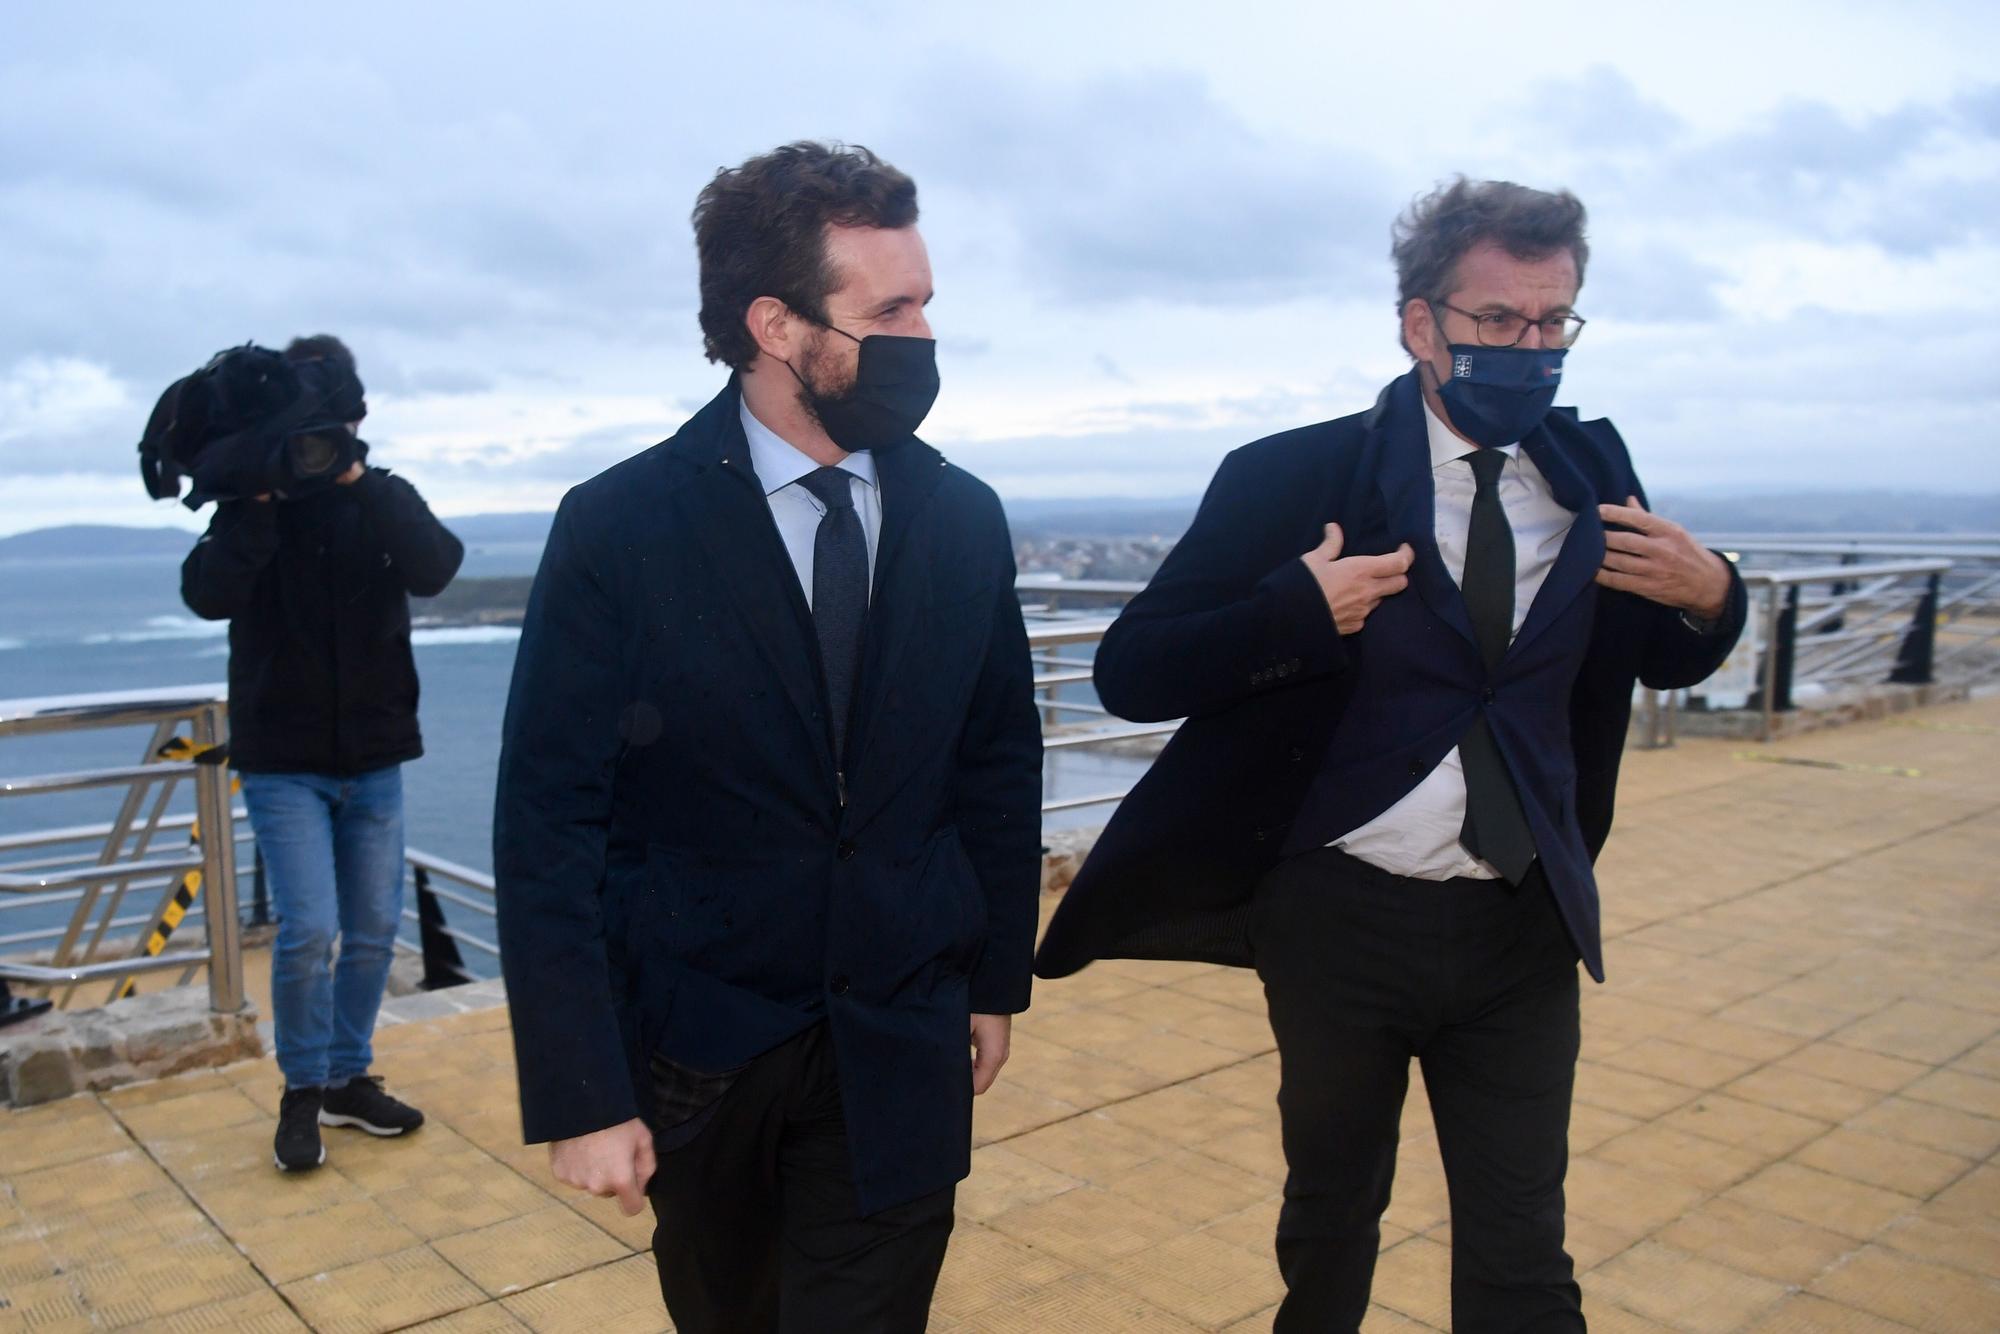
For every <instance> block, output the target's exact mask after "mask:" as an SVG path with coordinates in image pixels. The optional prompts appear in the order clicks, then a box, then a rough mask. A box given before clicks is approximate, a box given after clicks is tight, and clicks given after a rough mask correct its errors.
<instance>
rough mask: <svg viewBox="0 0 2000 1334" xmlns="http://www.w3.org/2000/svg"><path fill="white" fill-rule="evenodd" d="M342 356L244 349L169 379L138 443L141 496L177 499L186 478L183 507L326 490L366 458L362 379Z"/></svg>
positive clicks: (230, 350) (350, 360)
mask: <svg viewBox="0 0 2000 1334" xmlns="http://www.w3.org/2000/svg"><path fill="white" fill-rule="evenodd" d="M324 341H326V342H328V343H332V342H333V340H331V339H326V340H324ZM336 346H337V344H336ZM340 353H341V354H340V355H314V356H306V357H301V356H288V355H287V354H285V353H282V352H277V351H274V350H272V349H271V348H268V347H259V346H258V345H257V344H255V343H245V344H243V345H242V346H241V347H232V348H228V349H225V350H224V351H221V352H218V353H216V354H215V355H214V356H213V357H211V358H209V361H208V364H207V365H205V366H203V367H202V368H201V369H200V370H198V371H196V372H195V373H194V374H192V375H188V376H184V377H183V378H181V379H179V380H176V381H174V383H173V384H171V385H169V386H168V387H167V390H166V392H165V393H163V394H161V395H160V401H159V402H158V403H157V404H155V405H154V407H153V412H152V415H151V416H150V417H149V418H148V419H147V422H146V430H145V433H144V434H143V435H142V436H141V437H140V439H139V474H140V476H141V478H142V479H143V480H144V481H145V483H146V491H147V493H148V494H149V495H151V496H152V497H153V498H154V499H155V500H171V499H175V498H178V497H180V490H181V479H182V478H183V477H185V478H187V479H188V481H189V482H190V484H191V486H190V490H189V492H188V494H187V496H186V497H185V498H184V499H183V500H182V503H183V504H185V505H186V506H187V507H188V508H189V509H200V508H201V507H202V506H203V505H205V504H207V503H208V502H209V501H211V500H245V499H249V498H252V497H255V496H262V495H274V496H277V497H279V498H282V499H287V500H296V499H298V498H300V497H302V496H306V495H311V494H313V493H314V492H316V491H319V490H321V489H323V488H325V487H328V486H331V485H333V484H334V481H335V480H336V479H337V478H339V477H340V476H341V474H343V473H345V472H346V471H347V470H348V469H349V468H351V467H352V466H353V465H354V464H355V463H357V462H359V461H361V460H363V459H365V458H367V457H368V446H367V444H366V443H365V442H364V441H362V440H361V439H360V438H359V437H358V436H356V435H355V433H354V430H353V426H352V423H356V422H359V421H360V420H361V419H362V418H363V417H364V416H366V415H367V412H368V405H367V402H366V401H365V398H364V396H363V390H362V385H361V377H360V376H359V375H358V374H357V373H356V372H355V369H354V360H353V358H352V357H351V356H349V355H346V354H345V349H344V348H342V349H340Z"/></svg>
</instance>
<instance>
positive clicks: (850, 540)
mask: <svg viewBox="0 0 2000 1334" xmlns="http://www.w3.org/2000/svg"><path fill="white" fill-rule="evenodd" d="M849 475H850V474H848V473H847V472H845V471H843V470H842V469H840V468H821V469H820V470H819V471H818V472H814V473H808V474H807V475H806V476H804V477H801V478H800V479H799V485H800V486H803V487H804V488H805V489H806V490H808V491H810V492H812V493H813V494H814V495H815V496H817V497H819V502H820V503H821V504H822V505H824V506H826V513H825V514H823V515H821V516H820V520H819V532H818V533H817V534H815V535H814V537H813V602H812V613H813V629H814V630H815V631H816V632H817V633H818V635H819V659H820V665H821V666H822V668H823V669H824V670H825V672H826V700H827V707H828V709H830V710H831V712H832V718H833V754H834V759H835V761H836V762H844V759H845V756H846V753H847V714H848V709H849V708H850V706H851V705H852V703H853V700H854V678H855V677H856V676H858V675H859V674H860V672H861V626H862V622H863V621H864V620H866V619H867V616H868V539H867V537H866V535H864V534H863V533H862V531H861V516H860V515H859V514H856V513H855V512H854V493H853V491H852V489H851V488H850V486H849V484H848V478H849Z"/></svg>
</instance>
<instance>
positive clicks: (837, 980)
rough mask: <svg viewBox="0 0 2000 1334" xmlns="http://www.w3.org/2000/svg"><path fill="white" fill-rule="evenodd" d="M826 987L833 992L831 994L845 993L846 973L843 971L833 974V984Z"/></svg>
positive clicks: (839, 994) (841, 994)
mask: <svg viewBox="0 0 2000 1334" xmlns="http://www.w3.org/2000/svg"><path fill="white" fill-rule="evenodd" d="M827 989H828V990H829V991H831V992H833V994H834V995H836V996H845V995H846V994H847V974H845V973H836V974H834V977H833V984H832V985H831V986H830V987H828V988H827Z"/></svg>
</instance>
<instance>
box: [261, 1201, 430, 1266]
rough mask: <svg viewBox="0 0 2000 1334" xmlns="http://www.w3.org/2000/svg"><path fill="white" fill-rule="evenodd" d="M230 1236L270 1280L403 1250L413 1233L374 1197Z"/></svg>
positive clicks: (271, 1221) (412, 1243) (413, 1242)
mask: <svg viewBox="0 0 2000 1334" xmlns="http://www.w3.org/2000/svg"><path fill="white" fill-rule="evenodd" d="M231 1235H232V1236H233V1237H234V1238H235V1240H236V1243H237V1244H238V1245H239V1246H241V1247H242V1248H243V1252H244V1254H246V1255H248V1256H249V1257H250V1263H252V1264H254V1265H256V1266H257V1268H258V1269H260V1270H262V1271H263V1273H264V1277H265V1278H266V1279H268V1280H270V1281H271V1282H272V1283H277V1284H284V1283H289V1282H291V1281H292V1280H293V1279H296V1278H304V1277H306V1276H307V1275H309V1274H316V1273H320V1272H322V1271H325V1270H331V1269H344V1268H345V1267H347V1266H348V1265H351V1264H356V1263H359V1262H360V1261H362V1260H372V1259H374V1258H375V1257H376V1256H380V1255H388V1254H391V1253H392V1252H395V1251H404V1250H408V1249H410V1248H411V1247H412V1246H415V1245H416V1244H417V1236H416V1234H415V1233H413V1232H411V1231H410V1230H409V1229H408V1228H406V1227H404V1226H403V1225H402V1224H400V1223H398V1222H397V1221H396V1220H395V1219H393V1218H391V1217H389V1215H388V1214H387V1213H385V1212H384V1211H383V1210H382V1207H381V1206H380V1205H378V1204H376V1203H375V1202H374V1201H373V1200H360V1201H357V1202H353V1203H347V1204H336V1205H332V1206H330V1207H328V1208H325V1209H321V1210H318V1211H316V1212H313V1213H306V1214H293V1215H291V1216H289V1217H284V1218H273V1219H269V1220H266V1221H264V1222H259V1223H253V1224H251V1225H249V1226H247V1227H243V1228H239V1229H236V1230H234V1231H233V1232H232V1233H231Z"/></svg>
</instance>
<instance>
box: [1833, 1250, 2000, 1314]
mask: <svg viewBox="0 0 2000 1334" xmlns="http://www.w3.org/2000/svg"><path fill="white" fill-rule="evenodd" d="M1810 1291H1811V1292H1812V1293H1813V1294H1814V1295H1816V1296H1821V1297H1827V1298H1830V1299H1832V1300H1833V1301H1837V1302H1841V1303H1843V1304H1845V1305H1848V1306H1852V1307H1855V1308H1857V1309H1859V1310H1863V1311H1868V1312H1871V1313H1873V1314H1875V1315H1879V1316H1882V1317H1884V1318H1886V1319H1890V1320H1900V1321H1901V1322H1903V1323H1904V1324H1906V1325H1910V1326H1912V1327H1914V1328H1917V1329H1923V1330H1932V1331H1936V1334H1961V1332H1962V1334H1992V1331H1993V1330H1995V1329H2000V1282H1996V1281H1994V1280H1992V1279H1984V1278H1978V1277H1975V1276H1973V1275H1971V1274H1967V1273H1964V1272H1962V1271H1960V1270H1956V1269H1949V1268H1946V1267H1944V1266H1942V1265H1934V1264H1926V1263H1924V1262H1923V1261H1921V1260H1918V1259H1916V1258H1914V1257H1912V1256H1908V1255H1903V1254H1900V1253H1898V1252H1896V1251H1891V1250H1887V1249H1885V1248H1883V1247H1879V1246H1871V1247H1869V1248H1867V1249H1866V1250H1863V1251H1860V1252H1858V1253H1857V1254H1855V1255H1854V1256H1852V1257H1850V1258H1849V1259H1848V1260H1847V1261H1845V1262H1844V1263H1842V1264H1839V1265H1836V1266H1835V1267H1834V1268H1832V1269H1830V1270H1828V1271H1827V1272H1826V1273H1824V1274H1822V1275H1821V1276H1820V1277H1819V1279H1818V1281H1816V1282H1815V1283H1814V1284H1813V1285H1812V1287H1811V1289H1810Z"/></svg>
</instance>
